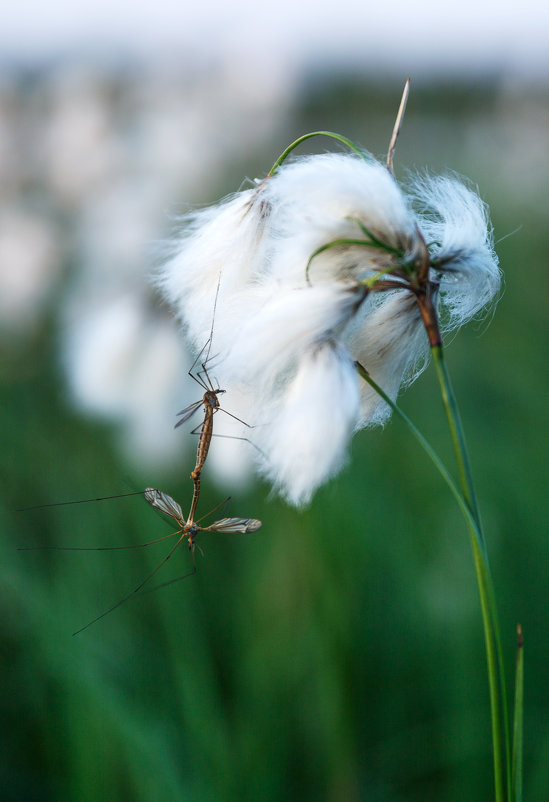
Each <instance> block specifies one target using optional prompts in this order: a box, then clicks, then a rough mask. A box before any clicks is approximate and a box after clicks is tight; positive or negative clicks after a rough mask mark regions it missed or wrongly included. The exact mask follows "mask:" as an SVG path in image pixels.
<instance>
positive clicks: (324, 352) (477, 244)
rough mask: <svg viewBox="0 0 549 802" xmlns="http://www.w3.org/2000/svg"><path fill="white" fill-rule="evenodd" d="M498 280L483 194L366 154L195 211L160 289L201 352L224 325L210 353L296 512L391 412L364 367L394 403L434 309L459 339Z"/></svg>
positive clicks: (330, 158)
mask: <svg viewBox="0 0 549 802" xmlns="http://www.w3.org/2000/svg"><path fill="white" fill-rule="evenodd" d="M499 282H500V273H499V269H498V266H497V259H496V257H495V254H494V252H493V248H492V240H491V231H490V228H489V224H488V217H487V214H486V210H485V207H484V205H483V204H482V202H481V201H480V199H479V198H478V196H477V195H476V194H475V193H474V192H473V191H472V190H470V189H468V188H467V187H465V186H464V185H463V183H462V182H460V181H459V180H458V179H457V178H455V177H444V178H430V177H427V176H423V177H419V178H417V179H415V180H413V181H412V182H411V186H410V188H409V190H408V191H407V192H404V191H403V190H402V189H401V188H400V187H399V185H398V184H397V183H396V181H395V179H394V178H393V176H392V175H391V173H390V172H389V171H388V170H387V169H386V167H384V166H383V165H381V164H380V163H378V162H376V161H375V160H374V159H373V158H370V157H366V158H365V159H362V158H360V157H357V156H355V155H323V156H312V157H307V158H304V159H298V160H295V161H293V162H291V163H289V164H285V165H283V166H282V167H280V168H279V169H278V171H277V172H275V174H274V175H272V176H270V177H268V178H266V179H265V180H264V181H261V182H257V186H256V187H255V188H253V189H251V190H247V191H246V192H242V193H240V194H238V195H235V196H232V197H231V198H230V199H229V200H227V201H225V202H223V203H222V204H221V205H220V206H218V207H213V208H210V209H206V210H202V211H200V212H198V213H194V214H192V215H190V216H189V218H188V228H187V230H186V232H184V234H183V236H182V238H181V240H180V241H179V243H177V245H176V249H175V252H174V255H173V256H172V258H171V259H170V260H169V261H168V263H167V264H166V266H165V267H164V269H163V272H162V274H161V278H160V283H161V285H162V287H163V289H164V292H165V294H166V297H167V298H168V299H169V300H170V301H171V302H172V303H173V304H174V305H175V307H176V309H177V312H178V315H179V317H180V318H181V320H182V321H183V323H184V325H185V327H186V329H187V331H188V333H189V335H190V338H191V341H192V342H193V345H194V346H195V347H198V349H200V348H204V346H205V344H206V342H207V341H208V338H209V336H210V332H211V331H212V327H213V332H214V342H215V345H213V346H212V345H211V343H210V350H208V351H207V352H206V353H212V354H213V355H215V366H216V367H215V369H216V372H217V373H218V375H219V376H220V378H221V379H222V385H221V386H222V387H223V388H224V389H227V388H229V387H231V386H237V387H238V388H239V389H240V390H241V391H242V392H243V397H244V399H246V396H247V402H246V404H245V405H246V406H247V410H246V415H247V416H248V417H247V418H246V420H247V422H248V423H249V424H250V425H253V426H254V427H255V428H254V429H253V431H252V435H253V436H252V438H251V439H253V441H254V443H255V444H256V445H257V446H258V449H260V451H261V455H262V456H261V457H260V458H259V467H260V470H261V472H262V473H263V474H264V475H265V476H266V477H267V478H268V479H270V480H271V481H272V482H273V483H274V486H275V487H276V488H277V489H278V490H279V491H280V492H281V493H282V494H283V495H284V496H285V497H286V498H287V499H288V500H289V501H290V502H292V503H294V504H297V505H299V504H302V503H306V502H307V501H308V500H309V499H310V498H311V495H312V493H313V492H314V490H315V489H316V488H317V487H318V486H319V485H320V484H322V483H323V482H324V481H326V480H327V479H328V478H329V477H330V476H332V475H333V474H334V473H335V472H336V471H337V470H338V469H339V468H340V466H341V465H342V464H343V462H344V455H345V451H346V448H347V445H348V442H349V439H350V437H351V435H352V433H353V431H355V430H357V429H359V428H362V427H364V426H368V425H372V424H376V423H377V424H378V423H382V422H383V421H384V420H385V419H386V418H387V417H388V415H389V414H390V409H389V407H388V406H387V404H385V403H384V402H382V401H381V399H380V397H379V396H378V395H377V394H376V393H375V391H374V390H373V389H372V388H371V386H370V385H369V384H367V383H366V382H365V381H364V380H363V379H361V378H359V376H358V373H357V371H356V369H355V365H354V362H355V360H357V361H358V362H360V364H361V365H362V366H363V367H364V368H366V370H367V371H368V373H369V374H370V376H371V377H372V379H373V380H374V381H375V382H377V384H378V385H379V386H381V388H382V389H383V390H384V391H385V392H386V393H387V395H388V396H389V397H390V398H391V399H395V398H396V396H397V394H398V391H399V389H400V388H401V386H403V385H406V384H409V383H411V382H412V381H413V380H414V378H415V377H416V376H417V375H419V372H420V371H421V369H422V367H423V366H424V365H425V362H426V357H427V354H428V346H429V344H431V345H432V346H433V345H437V344H438V343H439V342H440V339H439V338H440V330H439V325H438V320H437V312H438V311H440V310H442V311H443V322H444V328H445V330H450V329H452V328H456V327H457V326H459V325H461V324H462V323H463V322H465V321H466V320H467V319H469V318H470V317H471V316H473V315H474V314H475V313H476V312H478V311H479V309H481V308H482V307H483V306H485V305H486V304H487V303H488V302H489V301H490V300H491V299H492V298H493V297H494V295H495V294H496V292H497V290H498V287H499ZM216 299H217V301H216ZM214 307H215V316H214ZM426 330H427V334H428V336H426ZM235 414H238V415H239V417H240V416H243V415H244V413H240V411H235Z"/></svg>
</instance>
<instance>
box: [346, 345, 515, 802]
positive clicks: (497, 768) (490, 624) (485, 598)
mask: <svg viewBox="0 0 549 802" xmlns="http://www.w3.org/2000/svg"><path fill="white" fill-rule="evenodd" d="M431 350H432V352H433V357H434V360H435V365H436V364H438V365H439V366H444V363H443V359H442V348H441V347H440V346H436V347H434V348H432V349H431ZM357 370H358V372H359V374H360V375H361V376H362V378H363V379H364V380H365V381H366V382H368V384H370V386H371V387H373V389H374V390H375V391H376V392H377V393H378V394H379V395H380V396H381V398H383V400H384V401H385V402H386V403H387V404H389V406H390V407H391V409H392V410H393V412H395V413H396V414H397V415H398V416H399V417H400V418H401V419H402V420H403V421H404V422H405V423H406V425H407V426H408V427H409V429H410V431H411V432H412V434H413V435H414V437H415V438H416V439H417V440H418V442H419V443H420V445H421V447H422V448H423V449H424V450H425V452H426V453H427V455H428V456H429V458H430V459H431V460H432V462H433V463H434V465H435V466H436V468H437V470H438V471H439V472H440V474H441V476H442V477H443V479H444V481H445V482H446V484H447V485H448V487H449V489H450V491H451V492H452V495H453V496H454V498H455V499H456V501H457V502H458V505H459V507H460V509H461V511H462V513H463V515H464V518H465V520H466V522H467V525H468V528H469V533H470V537H471V544H472V549H473V559H474V565H475V572H476V577H477V584H478V589H479V596H480V604H481V611H482V621H483V627H484V639H485V645H486V658H487V665H488V681H489V687H490V709H491V720H492V745H493V756H494V784H495V798H496V802H505V799H507V800H509V802H512V798H511V796H510V792H511V755H510V746H509V723H508V712H507V699H506V690H505V673H504V666H503V653H502V648H501V638H500V634H499V625H498V616H497V608H496V603H495V594H494V589H493V584H492V579H491V575H490V569H489V564H488V557H487V553H486V546H485V540H484V536H483V533H482V528H481V522H480V516H479V515H478V509H477V507H476V504H475V505H473V504H472V499H475V495H474V488H473V487H472V474H471V469H470V465H469V459H468V455H467V452H466V448H465V437H464V435H463V430H462V426H461V418H460V416H459V410H458V407H457V402H456V399H455V397H454V395H453V391H452V388H451V385H450V380H449V376H448V372H447V371H446V369H442V370H438V371H437V373H438V376H439V380H440V384H441V392H442V398H443V403H444V407H445V410H446V415H447V418H448V423H449V426H450V432H451V437H452V443H453V445H454V450H455V452H456V459H457V462H458V466H460V470H459V478H460V485H461V490H460V489H459V487H458V485H457V484H456V482H455V480H454V479H453V477H452V476H451V474H450V473H449V471H448V470H447V468H446V466H445V465H444V464H443V463H442V461H441V459H440V457H438V455H437V454H436V452H435V451H434V449H433V448H432V446H431V445H430V444H429V442H428V441H427V440H426V438H425V437H424V436H423V435H422V434H421V432H420V431H419V430H418V429H417V427H416V426H415V425H414V424H413V423H412V422H411V420H410V419H409V418H408V416H407V415H406V414H405V413H404V412H403V411H402V410H401V409H400V407H398V406H397V404H395V403H394V402H393V401H392V400H391V399H390V398H389V396H387V394H386V393H385V392H384V391H383V390H382V389H381V388H380V387H379V385H377V384H376V382H375V381H374V380H373V379H372V378H371V376H370V375H369V374H368V372H367V371H366V370H365V368H363V367H362V366H361V365H359V364H358V363H357Z"/></svg>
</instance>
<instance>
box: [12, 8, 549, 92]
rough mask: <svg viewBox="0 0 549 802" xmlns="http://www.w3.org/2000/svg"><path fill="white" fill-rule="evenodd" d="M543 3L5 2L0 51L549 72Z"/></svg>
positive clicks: (548, 13) (548, 21)
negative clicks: (99, 52) (101, 49)
mask: <svg viewBox="0 0 549 802" xmlns="http://www.w3.org/2000/svg"><path fill="white" fill-rule="evenodd" d="M548 34H549V6H548V5H547V4H546V3H544V2H541V0H524V2H521V3H519V4H517V3H516V2H509V0H499V2H498V1H497V0H480V1H479V0H461V2H459V3H455V4H452V5H449V4H445V3H440V2H433V0H416V2H413V3H412V2H408V0H393V1H392V2H377V3H368V2H360V3H359V2H353V0H340V2H338V3H334V4H331V5H330V6H328V7H326V6H324V5H323V4H321V3H319V2H318V0H314V2H313V0H301V2H297V3H295V2H289V0H267V1H266V2H251V0H231V2H230V3H225V2H221V0H216V2H202V3H192V4H191V3H189V2H181V0H164V2H161V3H153V4H148V3H146V4H139V3H135V2H130V0H121V2H117V3H116V2H115V3H112V2H109V0H94V2H93V3H92V2H88V3H84V4H80V3H78V4H74V3H69V2H68V0H50V2H49V3H47V4H45V5H42V4H40V6H38V4H37V3H33V2H30V3H29V2H22V3H21V2H20V3H11V4H8V5H6V6H5V8H4V10H3V12H2V25H1V26H0V57H2V58H4V59H6V58H8V59H10V58H13V57H15V58H19V59H21V58H22V59H24V60H28V59H31V60H36V59H41V58H49V57H52V56H55V55H59V54H73V53H74V52H78V51H81V50H82V49H84V50H85V49H87V48H90V49H91V50H93V49H95V48H97V46H98V45H101V46H102V47H104V48H105V50H106V51H108V52H109V53H110V54H111V55H112V53H113V52H114V53H116V52H118V53H120V55H127V54H128V53H138V54H140V55H149V56H158V54H159V53H164V54H168V55H169V54H173V55H177V56H181V55H183V53H184V52H185V51H186V53H187V55H188V56H192V57H193V58H195V59H197V60H198V61H201V60H202V61H203V60H208V59H216V60H221V61H224V60H226V59H227V58H229V57H230V58H236V57H239V58H240V59H242V60H243V61H244V62H245V63H249V64H254V63H256V64H257V65H258V67H265V66H267V65H268V64H269V63H276V62H278V63H280V62H281V61H285V62H286V63H287V64H288V65H289V66H290V65H293V66H303V63H308V62H311V61H312V62H315V63H316V64H318V62H319V61H321V60H324V61H325V62H326V64H327V66H330V65H334V64H338V63H339V64H341V65H347V66H348V65H349V64H352V63H357V64H368V65H373V64H377V65H379V66H380V67H382V68H383V69H385V70H386V69H388V68H395V69H397V70H398V71H399V74H400V73H401V72H402V70H404V71H407V69H408V70H411V69H413V70H414V72H415V73H416V75H417V72H418V71H419V70H422V69H424V70H426V71H429V72H431V71H433V70H437V71H447V70H450V71H452V70H455V69H459V71H460V72H461V73H463V71H468V70H475V71H478V70H482V71H486V70H490V71H492V70H497V71H498V72H501V71H503V72H508V73H511V74H515V75H517V77H524V78H532V77H537V78H543V77H548V76H549V47H548V46H547V42H548V41H549V36H548Z"/></svg>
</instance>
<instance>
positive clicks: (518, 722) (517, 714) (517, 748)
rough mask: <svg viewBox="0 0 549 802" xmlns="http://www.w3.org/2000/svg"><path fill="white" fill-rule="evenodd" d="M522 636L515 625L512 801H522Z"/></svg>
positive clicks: (519, 629) (519, 626)
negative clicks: (515, 656) (515, 659)
mask: <svg viewBox="0 0 549 802" xmlns="http://www.w3.org/2000/svg"><path fill="white" fill-rule="evenodd" d="M523 689H524V638H523V636H522V627H521V625H520V624H519V625H518V626H517V663H516V673H515V709H514V715H513V758H512V789H513V792H512V795H511V799H512V802H522V753H523V739H522V733H523V718H524V690H523Z"/></svg>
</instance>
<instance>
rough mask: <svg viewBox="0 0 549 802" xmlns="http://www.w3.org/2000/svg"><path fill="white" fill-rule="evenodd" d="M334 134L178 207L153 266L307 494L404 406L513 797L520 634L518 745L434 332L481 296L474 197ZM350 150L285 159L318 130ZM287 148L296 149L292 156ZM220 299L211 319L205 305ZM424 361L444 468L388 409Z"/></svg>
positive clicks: (277, 464) (481, 218)
mask: <svg viewBox="0 0 549 802" xmlns="http://www.w3.org/2000/svg"><path fill="white" fill-rule="evenodd" d="M407 93H408V84H407V86H406V89H405V93H404V95H403V99H402V102H401V106H400V110H399V114H398V116H397V122H396V124H395V128H394V131H393V137H392V139H391V143H390V146H389V154H388V157H387V163H386V164H383V163H381V162H379V161H377V160H376V159H375V158H374V157H373V156H371V155H370V154H369V153H367V152H366V151H364V150H362V149H361V148H360V147H358V146H357V145H356V144H354V143H353V142H351V141H350V140H348V139H347V138H346V137H344V136H341V135H340V134H334V133H331V132H322V131H321V132H313V133H311V134H307V135H305V136H303V137H301V138H299V139H298V140H296V141H295V142H293V143H292V144H291V145H290V146H289V147H288V148H287V149H286V150H285V151H284V153H283V154H282V155H281V156H280V157H279V159H278V160H277V161H276V162H275V164H274V165H273V168H272V169H271V171H270V172H269V174H268V175H267V176H266V178H264V179H262V180H256V181H255V183H254V185H253V186H252V187H251V188H249V189H246V190H244V191H241V192H238V193H236V194H235V195H232V196H230V197H229V198H227V199H225V200H224V201H221V202H220V203H219V204H218V205H216V206H213V207H209V208H206V209H202V210H199V211H195V212H192V213H190V214H189V215H188V216H187V217H186V218H185V219H184V221H183V223H184V226H183V230H182V234H181V236H180V237H179V239H178V240H177V241H176V243H175V244H174V246H173V252H172V254H171V257H170V258H169V260H168V261H167V263H166V264H165V266H164V268H163V269H162V272H161V274H160V276H159V283H160V285H161V287H162V289H163V292H164V294H165V296H166V298H167V299H168V300H169V301H170V302H171V303H172V304H173V305H174V307H175V309H176V310H177V313H178V315H179V317H180V318H181V320H182V322H183V324H184V327H185V330H186V333H187V336H188V338H189V340H190V342H191V343H192V344H193V345H194V347H195V348H196V350H197V351H200V350H201V349H202V348H204V344H205V343H206V342H208V343H209V345H208V349H209V353H211V354H213V355H215V358H214V362H215V371H216V378H217V379H218V380H219V381H220V385H219V386H222V387H225V388H235V389H238V391H239V398H241V399H242V406H241V408H239V409H237V410H236V414H237V415H238V417H240V418H242V419H245V420H246V421H247V422H248V424H249V425H250V426H251V427H253V428H251V429H249V430H247V434H246V436H247V437H249V438H250V439H251V440H252V442H253V443H254V444H255V445H256V446H257V464H258V469H259V471H260V473H261V474H262V475H263V476H264V477H266V478H267V479H268V480H269V481H271V482H272V484H273V487H274V489H275V490H276V491H278V492H280V494H281V495H282V496H283V497H284V498H285V499H286V500H287V501H288V502H289V503H291V504H294V505H296V506H302V505H305V504H308V503H310V501H311V499H312V496H313V494H314V492H315V491H316V489H317V488H318V487H319V486H320V485H322V484H323V483H324V482H326V481H327V480H328V479H329V478H330V477H332V476H334V475H335V474H336V473H337V472H338V471H339V470H340V468H341V467H342V465H343V464H344V462H345V460H346V458H347V457H346V455H347V450H348V446H349V443H350V440H351V438H352V437H353V435H354V434H355V432H357V431H358V430H360V429H362V428H365V427H371V426H375V425H380V424H383V423H384V422H385V421H386V420H387V419H388V418H389V417H390V415H391V414H392V413H395V414H397V415H398V416H400V417H401V418H402V419H403V420H404V421H405V422H406V424H407V425H408V426H409V428H410V430H411V431H412V433H413V434H414V436H415V437H416V438H417V440H418V441H419V443H420V444H421V446H422V447H423V448H424V449H425V451H426V452H427V454H428V455H429V457H430V458H431V459H432V461H433V462H434V464H435V465H436V467H437V468H438V470H439V471H440V472H441V474H442V476H443V478H444V480H445V481H446V483H447V485H448V487H449V488H450V490H451V492H452V494H453V495H454V497H455V498H456V500H457V503H458V505H459V508H460V509H461V512H462V514H463V516H464V518H465V521H466V524H467V527H468V530H469V534H470V538H471V543H472V549H473V558H474V564H475V570H476V576H477V582H478V587H479V594H480V602H481V610H482V618H483V625H484V633H485V642H486V654H487V664H488V677H489V687H490V702H491V715H492V741H493V754H494V778H495V799H496V800H497V802H503V800H508V801H509V802H511V801H513V802H518V800H520V799H521V775H522V770H521V750H520V748H519V747H520V745H521V739H522V736H521V719H522V639H521V641H520V648H519V663H518V669H517V686H516V703H515V720H514V727H513V730H514V731H513V739H512V740H513V746H514V748H513V749H512V746H511V732H510V725H509V717H508V712H507V710H508V709H507V696H506V685H505V676H504V666H503V659H502V648H501V638H500V634H499V625H498V619H497V610H496V603H495V597H494V590H493V585H492V580H491V576H490V568H489V563H488V555H487V550H486V543H485V538H484V533H483V530H482V523H481V520H480V515H479V510H478V504H477V500H476V494H475V488H474V484H473V478H472V472H471V467H470V463H469V457H468V453H467V448H466V444H465V436H464V433H463V427H462V423H461V419H460V415H459V410H458V405H457V402H456V398H455V395H454V392H453V389H452V386H451V382H450V378H449V374H448V371H447V368H446V363H445V349H444V346H443V335H445V334H446V333H448V332H451V331H454V330H456V329H458V328H459V327H461V326H462V325H463V324H464V323H466V322H467V321H469V320H471V319H472V318H474V317H475V316H477V315H478V314H479V313H481V311H482V310H484V309H485V308H486V307H487V305H489V304H490V303H491V302H493V301H494V299H495V298H496V296H497V294H498V291H499V288H500V270H499V267H498V261H497V257H496V255H495V252H494V248H493V240H492V231H491V226H490V221H489V217H488V212H487V209H486V206H485V205H484V203H483V202H482V201H481V199H480V198H479V196H478V194H477V192H476V191H475V190H474V188H472V187H471V186H470V185H468V184H467V183H466V182H465V181H464V180H463V179H461V178H460V177H458V176H456V175H453V174H447V175H444V176H431V175H429V174H427V173H423V174H419V175H410V176H409V178H408V181H407V183H406V184H405V185H404V186H401V185H400V184H399V183H398V182H397V181H396V180H395V177H394V173H393V154H394V149H395V144H396V139H397V136H398V133H399V130H400V125H401V121H402V116H403V113H404V108H405V104H406V99H407ZM321 135H322V136H325V137H328V138H331V139H333V140H336V141H338V142H339V143H342V144H343V145H344V146H345V148H346V150H347V151H348V152H344V153H326V154H323V155H316V156H306V157H301V158H296V157H295V155H294V154H293V151H294V149H295V148H296V147H297V146H298V145H300V144H301V143H302V142H304V141H305V140H307V139H309V138H310V137H313V136H321ZM290 155H292V158H291V159H290V158H289V157H290ZM214 309H215V317H214V324H213V327H212V315H213V312H214ZM430 358H431V359H432V362H433V365H434V368H435V371H436V374H437V378H438V382H439V386H440V391H441V396H442V402H443V406H444V410H445V413H446V417H447V420H448V425H449V430H450V436H451V440H452V445H453V448H454V452H455V456H456V461H457V479H455V478H454V477H453V475H452V473H451V472H450V470H449V469H448V468H447V467H446V466H445V465H444V464H443V463H442V462H441V460H440V459H439V458H438V456H437V454H436V453H435V451H434V450H433V448H432V447H431V446H430V445H429V443H428V442H427V440H426V439H425V438H424V436H423V435H422V434H421V433H420V432H419V431H418V430H417V429H416V428H415V426H414V425H413V423H412V422H411V421H410V420H409V419H408V418H407V416H406V415H405V413H404V412H403V411H402V410H401V409H400V407H398V406H397V404H396V399H397V396H398V393H399V391H400V390H401V389H402V388H404V387H406V386H408V385H410V384H411V383H412V382H413V381H414V380H415V379H416V378H417V377H418V376H419V374H420V373H421V372H422V370H424V369H425V367H426V366H427V364H428V362H429V360H430Z"/></svg>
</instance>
